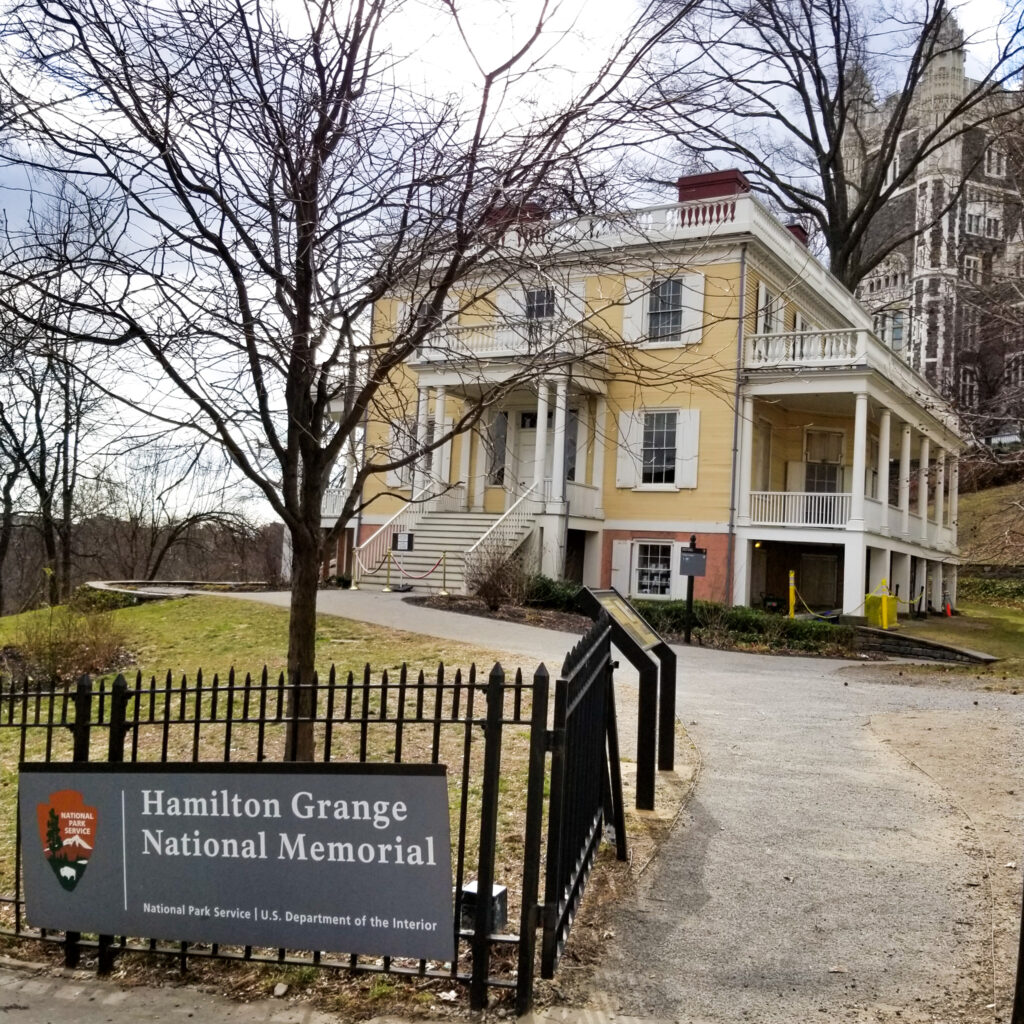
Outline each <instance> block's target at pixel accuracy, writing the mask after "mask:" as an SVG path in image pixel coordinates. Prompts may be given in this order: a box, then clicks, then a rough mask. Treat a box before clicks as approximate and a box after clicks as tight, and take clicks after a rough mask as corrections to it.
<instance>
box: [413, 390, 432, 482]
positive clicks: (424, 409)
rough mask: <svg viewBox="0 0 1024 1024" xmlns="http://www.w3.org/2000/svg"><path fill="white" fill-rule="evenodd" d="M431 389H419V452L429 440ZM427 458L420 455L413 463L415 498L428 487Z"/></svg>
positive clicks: (417, 431) (417, 443) (417, 445)
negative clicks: (425, 466)
mask: <svg viewBox="0 0 1024 1024" xmlns="http://www.w3.org/2000/svg"><path fill="white" fill-rule="evenodd" d="M429 414H430V388H420V389H419V400H418V404H417V408H416V448H417V450H419V449H420V448H422V446H423V445H424V444H425V443H426V440H427V420H428V419H429V418H430V415H429ZM424 462H425V456H423V455H419V456H417V458H416V461H415V462H414V463H413V473H412V493H413V497H415V496H416V494H417V493H418V492H419V491H421V490H423V488H424V487H425V486H426V473H424V471H423V469H424Z"/></svg>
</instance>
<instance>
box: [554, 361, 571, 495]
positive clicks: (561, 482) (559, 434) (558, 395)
mask: <svg viewBox="0 0 1024 1024" xmlns="http://www.w3.org/2000/svg"><path fill="white" fill-rule="evenodd" d="M568 400H569V382H568V381H567V380H566V379H565V377H559V378H558V383H557V384H556V385H555V424H554V425H555V436H554V438H553V439H552V440H553V443H554V446H555V447H554V451H552V453H551V495H550V500H551V501H554V502H558V503H559V504H561V503H562V502H564V501H565V414H566V405H567V404H568Z"/></svg>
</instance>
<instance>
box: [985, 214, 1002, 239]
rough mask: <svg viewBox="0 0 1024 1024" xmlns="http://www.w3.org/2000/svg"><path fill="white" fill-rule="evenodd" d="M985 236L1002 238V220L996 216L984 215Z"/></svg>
mask: <svg viewBox="0 0 1024 1024" xmlns="http://www.w3.org/2000/svg"><path fill="white" fill-rule="evenodd" d="M985 237H986V238H1002V237H1003V222H1002V221H1001V220H1000V219H999V218H998V217H986V218H985Z"/></svg>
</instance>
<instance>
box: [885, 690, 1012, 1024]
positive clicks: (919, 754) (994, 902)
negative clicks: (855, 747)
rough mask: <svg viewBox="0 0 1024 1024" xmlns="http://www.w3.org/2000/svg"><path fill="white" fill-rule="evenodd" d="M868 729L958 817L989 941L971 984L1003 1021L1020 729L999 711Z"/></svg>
mask: <svg viewBox="0 0 1024 1024" xmlns="http://www.w3.org/2000/svg"><path fill="white" fill-rule="evenodd" d="M870 727H871V729H872V731H873V732H874V733H875V734H876V735H877V736H878V737H879V739H881V740H882V742H884V743H886V744H889V745H890V746H891V748H892V749H893V750H894V751H895V752H896V753H897V754H899V755H900V756H901V757H903V758H905V759H906V760H907V762H908V764H909V765H910V766H911V767H912V768H913V769H914V770H916V771H920V772H922V773H923V774H925V775H927V776H928V778H930V779H931V780H932V781H933V782H935V783H936V785H938V786H939V787H940V788H941V789H942V790H943V791H944V792H945V793H946V794H947V796H948V798H949V801H950V803H951V805H952V806H953V807H954V808H956V809H957V810H958V811H959V813H960V814H961V815H962V817H963V830H964V842H965V846H966V847H967V848H968V850H969V852H970V854H971V855H972V857H973V858H975V859H977V861H978V862H979V863H980V864H981V865H982V872H981V877H980V878H978V879H977V885H976V887H975V888H974V889H973V890H972V891H973V892H974V894H975V896H976V902H975V906H976V908H977V909H976V914H977V917H978V918H979V920H978V922H977V927H978V928H979V929H980V931H981V933H983V934H984V935H985V936H989V935H991V941H990V942H986V943H985V946H986V949H985V952H984V954H983V956H982V958H981V962H979V963H978V964H977V965H976V972H975V973H976V977H977V983H978V986H979V989H980V991H981V992H983V993H984V994H985V995H986V996H987V997H988V998H987V1002H991V1003H994V1004H995V1005H994V1006H993V1007H992V1018H991V1019H992V1020H993V1021H1000V1020H1002V1021H1005V1020H1008V1019H1009V1009H1010V1006H1011V1004H1012V1000H1013V984H1014V977H1015V971H1016V964H1017V936H1018V927H1019V924H1020V917H1021V866H1022V861H1021V854H1022V851H1021V845H1020V823H1021V817H1022V814H1024V799H1022V794H1024V728H1022V727H1021V725H1020V723H1019V722H1018V721H1015V720H1014V719H1013V718H1011V717H1010V716H1008V715H1007V714H1006V713H1005V712H1004V711H1003V710H1002V709H994V710H977V711H917V712H897V713H893V714H886V715H876V716H874V717H873V718H872V719H871V722H870ZM972 884H973V883H972Z"/></svg>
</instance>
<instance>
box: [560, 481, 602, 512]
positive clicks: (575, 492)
mask: <svg viewBox="0 0 1024 1024" xmlns="http://www.w3.org/2000/svg"><path fill="white" fill-rule="evenodd" d="M565 496H566V498H567V499H568V501H569V515H571V516H582V517H583V518H585V519H596V518H597V509H598V507H599V506H600V504H601V489H600V488H599V487H595V486H593V485H592V484H581V483H577V482H576V481H575V480H567V481H566V482H565Z"/></svg>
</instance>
